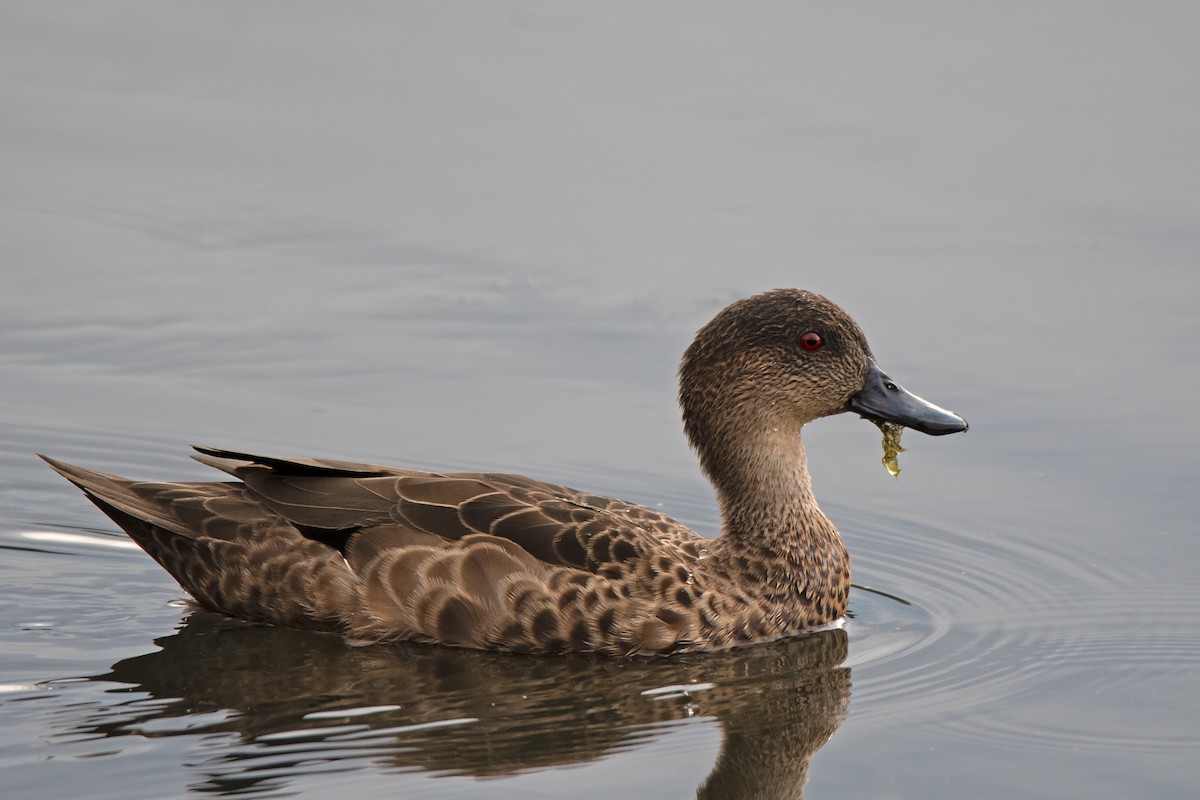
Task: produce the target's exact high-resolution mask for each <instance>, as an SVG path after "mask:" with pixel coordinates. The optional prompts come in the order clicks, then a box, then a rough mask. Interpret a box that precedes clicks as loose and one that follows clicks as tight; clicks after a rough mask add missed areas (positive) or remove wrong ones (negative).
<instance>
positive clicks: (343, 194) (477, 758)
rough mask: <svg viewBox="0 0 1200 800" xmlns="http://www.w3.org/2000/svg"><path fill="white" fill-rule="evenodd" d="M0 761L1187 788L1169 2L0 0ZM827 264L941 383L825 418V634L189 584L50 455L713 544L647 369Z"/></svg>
mask: <svg viewBox="0 0 1200 800" xmlns="http://www.w3.org/2000/svg"><path fill="white" fill-rule="evenodd" d="M0 15H2V17H3V19H2V23H0V39H2V41H0V60H2V63H3V66H4V67H5V69H4V70H3V71H2V72H0V75H3V76H4V77H3V78H0V125H2V126H3V136H0V154H2V161H3V164H4V174H5V179H4V184H5V190H4V192H3V194H2V195H0V258H2V259H3V260H2V262H0V375H2V376H3V378H2V388H0V550H3V552H2V553H0V586H2V587H3V592H2V593H0V689H2V690H3V691H2V692H0V771H2V772H3V780H4V785H5V787H6V789H5V791H6V793H10V794H12V796H14V797H31V798H39V797H45V798H49V797H62V796H74V797H97V798H101V797H118V796H119V797H122V798H137V797H146V798H160V797H185V796H189V795H199V794H205V795H213V794H216V795H228V796H247V797H281V796H305V797H327V796H332V795H335V794H344V793H346V792H349V791H353V792H358V793H361V794H364V795H379V794H384V793H389V794H394V795H399V796H416V797H447V798H448V797H487V798H496V797H500V798H503V797H522V798H525V797H531V796H532V797H539V796H540V797H551V796H555V797H556V796H561V795H563V794H566V793H568V792H569V793H571V794H572V795H574V796H580V797H611V796H614V795H618V794H621V793H623V794H625V795H628V796H638V797H641V796H645V797H660V796H661V797H694V796H697V795H700V796H704V797H738V796H743V797H757V798H766V797H796V796H799V795H800V794H801V793H803V795H804V796H805V797H808V798H818V797H843V796H876V797H911V796H926V797H947V798H949V797H961V796H962V795H963V794H964V793H970V794H971V795H972V796H977V797H981V798H988V797H1012V796H1019V797H1021V796H1037V797H1089V798H1090V797H1117V796H1137V797H1154V798H1174V797H1193V796H1195V795H1196V794H1197V793H1198V792H1200V772H1198V771H1197V770H1196V768H1195V766H1194V765H1195V763H1196V759H1197V756H1198V755H1200V725H1197V723H1196V719H1197V718H1198V717H1200V691H1197V688H1196V685H1195V678H1194V675H1195V674H1196V669H1197V667H1200V590H1197V588H1196V582H1195V571H1196V568H1197V565H1200V538H1198V537H1197V536H1196V535H1195V534H1196V523H1195V519H1196V516H1197V513H1196V512H1197V510H1198V508H1197V503H1196V501H1195V499H1194V497H1195V495H1194V490H1193V487H1192V482H1193V476H1194V475H1195V472H1196V468H1197V466H1200V464H1198V463H1197V457H1196V455H1195V454H1196V453H1197V452H1198V447H1200V433H1198V432H1197V428H1196V425H1195V422H1194V408H1195V403H1194V400H1193V398H1194V397H1196V393H1197V389H1200V385H1198V384H1200V378H1198V376H1200V369H1198V367H1200V364H1198V363H1197V361H1198V349H1197V347H1196V342H1197V341H1198V340H1200V322H1198V317H1197V315H1196V311H1195V309H1196V308H1197V303H1198V301H1200V279H1198V278H1197V277H1196V276H1197V274H1198V273H1197V272H1196V269H1195V268H1196V265H1197V263H1198V262H1200V239H1198V238H1197V236H1196V229H1195V220H1196V219H1197V218H1198V215H1200V193H1197V192H1196V191H1195V187H1196V186H1197V185H1200V174H1198V173H1200V159H1198V158H1197V156H1196V152H1195V146H1194V145H1195V131H1196V129H1197V123H1198V121H1200V111H1197V109H1200V104H1198V103H1197V102H1196V100H1197V96H1196V91H1195V88H1194V83H1195V80H1194V77H1195V75H1196V74H1197V73H1198V71H1200V70H1198V68H1200V63H1197V62H1198V61H1200V56H1198V55H1197V52H1196V49H1195V47H1194V44H1193V42H1192V39H1193V36H1192V31H1194V30H1195V29H1196V24H1197V22H1200V19H1198V17H1200V14H1198V13H1197V11H1196V10H1195V8H1194V7H1193V6H1191V5H1189V4H1179V5H1169V4H1161V5H1155V6H1153V7H1146V6H1136V7H1135V6H1132V5H1129V6H1125V5H1120V4H1105V3H1100V4H1089V5H1088V6H1086V7H1083V6H1079V7H1076V6H1070V5H1056V6H1043V5H1042V4H1028V5H1021V4H1016V5H1013V4H1008V5H1006V6H1004V10H1003V12H1002V11H1001V10H1000V8H999V7H997V8H996V9H994V10H990V9H986V8H985V9H971V8H965V7H958V6H948V7H947V6H932V5H930V6H926V5H914V4H906V5H905V6H904V7H903V8H900V7H892V6H888V5H880V6H854V7H843V6H827V5H810V4H779V5H761V6H756V7H755V8H753V9H749V10H747V9H738V10H736V11H735V10H734V9H732V8H730V9H728V10H723V9H719V8H707V9H698V8H696V7H694V6H691V5H674V4H659V5H655V6H654V7H652V8H647V7H643V6H642V5H634V4H630V5H613V4H607V5H605V6H604V7H603V8H596V9H587V8H571V7H565V6H560V5H558V4H538V3H524V2H517V3H509V4H506V5H503V6H500V5H497V6H491V7H488V8H485V9H481V8H477V7H466V6H455V5H446V4H436V5H412V4H409V5H404V6H395V7H393V6H380V7H368V6H362V7H356V8H355V13H353V14H350V13H347V12H346V11H345V10H344V9H339V10H338V11H334V10H333V9H332V8H330V9H325V8H323V7H317V6H296V5H294V4H291V5H286V6H278V7H275V6H256V7H247V6H243V5H240V4H215V3H213V4H205V5H204V6H197V7H195V8H175V7H160V6H156V5H137V4H104V5H96V4H79V5H70V4H54V5H53V6H47V5H45V4H41V5H33V4H27V5H9V6H6V7H5V8H4V9H3V10H0ZM783 285H791V286H802V287H804V288H810V289H814V290H817V291H820V292H822V293H825V294H827V295H828V296H830V297H831V298H833V299H835V300H836V301H838V302H839V303H841V304H842V305H843V306H845V307H846V308H847V309H848V310H849V311H850V312H851V313H853V314H854V315H855V316H856V317H857V318H858V319H859V321H860V322H861V323H862V325H863V327H864V329H865V330H866V333H867V335H868V337H869V338H870V340H871V342H872V345H873V347H874V349H875V352H876V355H877V356H878V357H879V360H880V362H881V364H882V365H883V366H884V368H885V369H887V370H888V371H889V372H890V373H891V374H893V375H894V376H895V377H896V378H897V379H898V380H900V381H901V382H902V383H904V384H905V385H906V386H907V387H908V388H910V389H912V390H914V391H916V392H917V393H919V394H921V395H923V396H925V397H927V398H928V399H930V400H932V401H934V402H936V403H938V404H940V405H943V406H946V407H948V408H952V409H954V410H956V411H958V412H960V413H962V414H963V415H965V416H966V417H967V418H968V419H969V420H970V422H971V426H972V427H971V430H970V432H969V433H967V434H965V435H963V436H956V437H947V438H944V439H931V438H926V437H922V436H919V435H918V434H915V433H912V432H909V433H908V434H906V436H905V439H904V444H905V446H906V447H907V448H908V450H907V452H905V453H903V454H901V456H900V464H901V467H902V469H903V472H902V473H901V475H900V477H899V479H898V480H896V479H892V478H891V477H889V476H888V475H887V474H886V473H885V472H884V470H883V468H882V466H881V465H880V464H879V457H880V455H881V453H880V448H879V434H878V431H877V430H876V429H875V428H874V427H873V426H870V425H864V424H863V423H862V422H861V421H859V420H857V419H853V418H849V417H845V418H834V419H828V420H822V421H820V422H818V423H816V424H814V425H812V426H810V427H809V428H808V429H806V432H805V437H806V442H807V445H808V449H809V461H810V466H811V467H812V470H813V473H814V481H815V488H816V491H817V494H818V496H819V498H820V499H821V502H822V505H823V507H824V509H825V510H826V512H827V513H828V514H829V515H830V516H831V517H832V518H833V519H834V521H835V522H836V523H837V524H838V526H839V528H840V529H841V530H842V532H843V534H844V536H845V538H846V540H847V544H848V546H849V548H850V551H851V554H852V558H853V565H854V579H855V583H856V584H857V586H858V587H859V588H857V589H856V590H855V591H854V592H853V594H852V596H851V610H852V612H853V616H852V617H851V618H850V619H849V620H848V621H847V623H846V625H845V627H844V629H842V630H835V631H828V632H825V633H822V634H820V635H818V636H814V637H809V638H805V639H800V640H796V641H791V642H783V643H778V644H776V645H772V646H769V647H763V648H753V649H749V650H746V651H739V652H735V653H729V654H723V655H720V656H716V657H689V658H682V659H673V660H669V661H664V662H651V663H624V662H609V661H595V660H592V659H588V658H578V657H572V658H553V659H552V658H514V657H508V656H498V655H494V654H480V653H467V652H457V651H453V650H438V649H434V648H426V647H417V646H403V645H401V646H396V647H389V648H354V647H348V646H346V645H344V644H343V643H342V642H341V641H339V640H337V639H336V638H333V637H328V636H321V635H314V634H306V633H298V632H292V631H281V630H273V629H267V628H261V627H255V626H249V625H244V624H242V623H238V622H234V621H229V620H224V619H222V618H219V617H216V616H213V615H210V614H206V613H201V612H193V611H192V610H191V609H189V608H188V607H186V605H185V604H182V603H180V602H179V601H180V600H181V599H182V595H181V592H180V591H179V589H178V588H177V587H176V586H175V585H174V583H173V582H172V581H171V579H170V578H169V577H168V576H167V575H166V574H165V573H163V572H162V571H161V569H159V568H158V567H157V566H156V565H155V564H154V563H153V562H151V561H150V560H149V559H148V558H147V557H145V556H144V555H143V554H141V553H140V552H139V551H137V550H136V549H131V548H130V547H129V543H128V541H127V540H126V539H125V538H124V537H123V536H122V535H120V534H119V533H118V532H116V531H115V530H114V528H113V527H112V525H111V524H110V523H108V522H107V520H105V519H104V518H103V517H102V516H100V515H99V514H98V513H97V512H96V511H95V510H94V509H93V508H92V507H91V506H90V504H88V503H87V502H86V501H85V500H84V499H83V498H82V497H80V496H79V494H78V492H76V491H75V490H74V489H73V488H71V487H69V486H68V485H67V484H65V483H64V482H63V481H61V480H60V479H59V478H57V476H54V475H53V474H52V473H51V472H50V471H49V470H47V469H45V468H44V467H43V466H42V465H41V463H40V462H38V461H36V459H34V458H33V455H32V454H33V453H34V452H36V451H42V452H46V453H49V454H51V455H54V456H56V457H60V458H65V459H67V460H73V461H78V462H80V463H84V464H87V465H89V466H95V467H98V468H101V469H107V470H111V471H115V472H120V473H123V474H129V475H132V476H135V477H146V478H179V479H198V478H203V477H206V475H207V473H209V472H210V471H208V470H206V469H205V468H203V467H202V466H201V465H199V464H196V463H193V462H189V461H188V460H187V459H186V457H185V455H186V448H187V445H188V444H190V443H192V442H198V443H209V444H216V445H221V446H228V447H235V448H247V449H257V450H261V451H264V452H275V453H281V454H294V455H324V456H329V457H341V458H352V459H358V460H371V461H378V462H383V463H395V464H401V465H412V466H424V467H431V468H444V469H456V468H463V469H466V468H491V469H502V470H506V471H519V472H525V473H528V474H531V475H533V476H535V477H541V478H545V479H551V480H555V481H558V482H563V483H567V484H570V485H575V486H579V487H580V488H586V489H590V490H594V491H600V492H604V493H608V494H615V495H620V496H623V497H627V498H629V499H632V500H635V501H638V502H642V503H646V504H649V505H653V506H658V507H661V508H663V509H664V510H666V511H667V512H669V513H671V514H672V515H674V516H676V517H678V518H680V519H681V520H683V521H685V522H687V523H689V524H691V525H693V526H694V527H695V528H696V529H697V530H700V531H701V532H703V533H706V534H715V533H716V529H715V525H714V519H715V509H714V508H713V503H712V499H711V496H710V494H709V491H708V489H707V487H706V485H705V484H704V482H703V479H702V478H701V477H700V475H699V472H698V470H697V468H696V466H695V464H694V462H693V460H692V457H691V455H690V453H688V451H687V448H686V445H685V443H684V441H683V437H682V434H681V432H680V430H679V423H678V414H677V411H676V409H675V406H674V399H673V398H674V375H673V371H674V368H675V363H676V361H677V359H678V356H679V354H680V353H681V352H682V349H683V347H684V346H685V345H686V343H687V341H688V340H689V339H690V337H691V335H692V333H693V332H694V331H695V329H696V328H697V327H698V326H699V325H701V324H702V323H703V322H705V321H706V320H707V319H708V317H709V316H711V314H712V313H713V312H715V311H716V310H717V309H718V308H719V307H721V306H722V305H724V304H725V303H726V302H728V301H730V300H732V299H734V298H736V297H740V296H744V295H747V294H750V293H752V292H755V291H759V290H761V289H765V288H770V287H772V286H783Z"/></svg>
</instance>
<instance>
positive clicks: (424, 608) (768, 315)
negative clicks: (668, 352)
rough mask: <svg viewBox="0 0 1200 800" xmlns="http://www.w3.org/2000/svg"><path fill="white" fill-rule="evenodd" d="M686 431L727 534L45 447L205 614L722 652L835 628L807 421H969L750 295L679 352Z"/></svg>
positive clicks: (519, 484) (264, 471) (469, 639)
mask: <svg viewBox="0 0 1200 800" xmlns="http://www.w3.org/2000/svg"><path fill="white" fill-rule="evenodd" d="M678 378H679V404H680V407H681V409H682V416H683V425H684V431H685V433H686V435H687V439H688V441H689V443H690V445H691V447H692V448H693V450H694V451H695V452H696V455H697V457H698V458H699V462H700V466H701V468H702V470H703V472H704V474H705V475H706V476H707V478H708V479H709V481H710V482H711V483H712V485H713V487H714V489H715V492H716V498H717V506H718V509H719V513H720V520H721V532H720V535H718V536H716V537H703V536H700V535H699V534H697V533H695V532H693V531H691V530H690V529H688V528H687V527H686V526H685V525H683V524H681V523H680V522H677V521H676V520H674V519H672V518H670V517H668V516H666V515H665V514H663V513H661V512H660V511H657V510H655V509H652V508H648V507H646V506H642V505H638V504H635V503H630V502H625V501H623V500H619V499H615V498H611V497H603V496H600V495H595V494H591V493H588V492H584V491H579V490H576V489H572V488H569V487H567V486H561V485H557V484H553V483H546V482H543V481H540V480H534V479H532V478H528V477H525V476H522V475H515V474H502V473H493V472H444V473H441V472H429V471H424V470H418V469H407V468H399V467H387V466H376V465H373V464H364V463H357V462H351V461H341V460H334V459H326V458H286V457H277V456H264V455H257V454H252V453H245V452H239V451H236V450H229V449H223V448H217V447H206V446H197V447H195V448H194V449H195V451H196V452H195V454H194V455H193V458H195V459H196V460H198V461H200V462H201V463H203V464H206V465H208V466H211V467H214V468H216V469H218V470H221V471H222V472H225V473H227V474H228V475H230V476H232V477H233V478H234V479H235V480H233V481H223V482H144V481H133V480H129V479H126V478H123V477H120V476H118V475H113V474H109V473H105V472H100V471H98V470H93V469H89V468H85V467H80V466H76V465H73V464H69V463H67V462H64V461H61V460H56V459H53V458H49V457H47V456H41V458H43V459H44V460H45V461H46V462H47V463H48V464H49V465H50V466H51V467H52V468H53V469H54V470H56V471H57V472H58V473H59V474H60V475H62V476H63V477H64V478H66V479H67V480H68V481H70V482H71V483H73V484H75V485H76V486H77V487H78V488H79V489H81V490H82V491H83V493H84V494H85V496H86V497H87V498H88V499H89V500H91V501H92V502H93V503H94V504H95V505H96V506H97V507H98V508H99V509H100V510H101V511H102V512H103V513H104V514H106V515H107V516H108V517H109V518H110V519H112V521H113V522H115V523H116V524H117V525H118V526H120V527H121V528H122V529H123V530H124V531H125V532H126V533H127V534H128V535H129V536H130V537H131V538H132V539H133V541H134V542H136V543H137V544H138V545H139V546H140V547H141V548H142V549H143V550H144V551H145V552H146V553H147V554H149V555H150V557H151V558H153V559H154V560H155V561H157V562H158V563H159V564H160V565H161V566H162V567H163V568H164V569H165V570H166V571H167V572H168V573H170V575H171V576H172V577H173V578H174V579H175V580H176V581H177V582H178V583H179V584H180V586H181V587H182V588H183V589H184V590H185V591H186V592H187V593H188V594H189V595H190V596H191V598H192V600H193V601H194V603H195V605H197V606H199V607H200V608H202V609H206V610H209V611H214V612H218V613H221V614H225V615H227V616H230V617H234V618H238V619H242V620H246V621H250V622H255V623H265V624H270V625H279V626H287V627H292V628H301V629H309V630H315V631H326V632H330V633H335V634H339V635H341V636H343V637H345V638H346V639H347V640H348V641H350V642H353V643H386V642H394V641H401V640H405V641H416V642H426V643H430V644H435V645H445V646H456V647H469V648H476V649H480V650H495V651H508V652H513V653H541V654H559V653H596V654H601V655H605V656H612V657H617V658H631V657H639V656H666V655H671V654H676V653H686V652H696V651H723V650H728V649H730V648H734V647H740V646H744V645H754V644H760V643H765V642H771V641H776V640H779V639H783V638H786V637H792V636H798V635H802V634H805V633H808V632H811V631H814V630H818V629H821V628H825V627H828V626H830V625H836V624H838V623H839V621H840V620H842V619H843V618H844V615H845V614H846V608H847V600H848V596H849V590H850V558H849V555H848V553H847V551H846V547H845V544H844V543H843V541H842V538H841V536H840V535H839V533H838V531H837V528H836V527H834V525H833V523H832V522H831V521H830V520H829V518H828V517H826V516H825V514H823V513H822V512H821V509H820V507H819V506H818V505H817V501H816V499H815V497H814V495H813V490H812V482H811V479H810V477H809V472H808V463H807V459H806V456H805V451H804V444H803V440H802V437H801V429H802V428H803V427H804V426H805V425H806V424H808V423H810V422H813V421H815V420H818V419H820V418H822V417H827V416H831V415H834V414H841V413H846V412H850V413H856V414H858V415H859V416H860V417H862V418H863V419H865V420H868V421H870V422H873V423H875V424H877V425H881V426H883V425H884V424H890V425H895V426H902V427H905V428H911V429H913V430H916V431H920V432H922V433H925V434H929V435H933V436H940V435H945V434H950V433H958V432H962V431H966V430H967V422H966V421H965V420H964V419H963V418H962V417H960V416H959V415H957V414H955V413H953V412H950V411H947V410H946V409H944V408H941V407H939V406H937V405H934V404H933V403H930V402H928V401H926V400H923V399H921V398H920V397H918V396H917V395H915V394H912V393H910V392H908V391H906V390H905V389H903V388H902V387H901V386H900V385H899V384H898V383H896V382H895V381H893V380H892V378H891V377H889V376H888V375H887V373H885V372H884V371H883V370H882V369H880V367H879V366H878V364H877V363H876V361H875V358H874V356H873V355H872V351H871V349H870V347H869V346H868V344H867V339H866V337H865V335H864V334H863V332H862V330H861V328H860V327H859V325H858V324H857V323H856V322H855V321H854V320H853V319H852V318H851V316H850V315H849V314H848V313H847V312H845V311H844V310H843V309H842V308H840V307H839V306H838V305H836V304H835V303H833V302H832V301H830V300H828V299H826V298H825V297H823V296H821V295H819V294H816V293H814V292H810V291H806V290H801V289H776V290H773V291H767V292H763V293H760V294H757V295H754V296H751V297H747V298H744V299H741V300H738V301H736V302H734V303H733V304H731V305H729V306H728V307H726V308H724V309H723V310H721V311H720V312H719V313H717V315H716V316H715V317H713V318H712V320H710V321H709V322H708V323H707V324H705V325H704V326H703V327H702V328H700V330H699V331H698V332H697V334H696V336H695V339H694V340H693V341H692V343H691V344H690V345H689V346H688V347H687V349H686V351H685V352H684V354H683V358H682V360H681V362H680V365H679V371H678Z"/></svg>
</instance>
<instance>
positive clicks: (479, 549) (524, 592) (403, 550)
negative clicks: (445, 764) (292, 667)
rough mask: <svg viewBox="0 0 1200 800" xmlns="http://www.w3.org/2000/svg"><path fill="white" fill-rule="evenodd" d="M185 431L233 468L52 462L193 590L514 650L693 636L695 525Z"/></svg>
mask: <svg viewBox="0 0 1200 800" xmlns="http://www.w3.org/2000/svg"><path fill="white" fill-rule="evenodd" d="M197 449H199V450H200V452H201V455H199V456H197V458H198V460H200V461H202V462H204V463H206V464H209V465H211V466H214V467H217V468H218V469H221V470H224V471H225V472H227V473H229V474H231V475H233V476H235V477H237V478H238V479H240V482H229V483H141V482H134V481H128V480H125V479H123V478H119V477H117V476H114V475H108V474H106V473H101V472H96V471H92V470H87V469H83V468H80V467H75V466H73V465H69V464H64V463H62V462H55V461H51V464H52V466H54V467H55V469H57V470H58V471H59V472H60V473H62V474H63V475H64V476H65V477H67V478H68V479H69V480H71V481H72V482H74V483H75V484H76V485H78V486H79V487H80V488H81V489H83V490H84V491H85V492H86V493H87V495H88V496H89V498H91V499H92V500H93V502H95V503H96V505H97V506H99V507H100V508H101V509H102V510H103V511H104V512H105V513H106V514H108V515H109V516H110V517H111V518H112V519H113V520H114V521H115V522H116V523H117V524H118V525H120V526H121V527H122V528H123V529H124V530H125V531H126V532H128V533H129V535H130V536H131V537H132V538H133V539H134V540H135V541H136V542H137V543H138V544H139V545H140V546H141V547H142V548H143V549H144V550H146V552H148V553H149V554H150V555H151V556H152V557H154V559H155V560H156V561H158V562H159V563H160V564H161V565H162V566H163V567H164V568H165V569H166V570H167V571H168V572H170V573H171V575H172V576H174V577H175V578H176V580H178V581H179V583H180V584H181V585H182V586H183V587H184V589H186V590H187V591H188V592H189V593H190V594H191V595H192V596H193V597H194V598H195V599H196V600H197V601H198V602H199V604H200V605H202V606H204V607H205V608H208V609H211V610H214V611H219V612H222V613H225V614H229V615H232V616H236V617H239V618H243V619H249V620H254V621H261V622H268V623H272V624H281V625H287V626H291V627H301V628H314V629H320V630H332V631H338V632H341V633H344V634H347V635H349V636H351V637H355V638H359V639H364V640H371V641H379V640H389V639H417V640H426V641H434V642H441V643H445V644H455V645H465V646H472V647H480V648H487V649H505V650H515V651H538V652H556V651H564V650H573V651H604V652H611V653H617V654H626V653H630V652H669V651H673V650H678V649H691V648H693V647H698V646H703V644H704V643H703V642H702V641H700V635H699V633H698V627H697V625H698V617H697V614H696V613H695V611H694V609H693V610H692V611H691V613H684V612H687V611H688V608H687V605H686V604H687V603H688V601H689V600H690V599H691V598H690V597H688V596H687V591H688V590H687V587H688V586H689V585H690V583H691V569H690V566H691V565H692V564H693V563H694V562H695V561H696V559H697V558H699V557H700V555H701V553H702V544H703V543H704V540H703V539H700V538H699V537H697V536H696V535H695V534H694V533H692V532H691V531H689V530H688V529H687V528H686V527H684V526H683V525H681V524H679V523H678V522H676V521H674V520H672V519H670V518H668V517H666V516H664V515H662V514H660V513H659V512H657V511H654V510H652V509H649V508H645V507H643V506H638V505H634V504H630V503H624V502H621V501H618V500H614V499H612V498H606V497H599V496H595V495H590V494H585V493H582V492H578V491H575V490H573V489H569V488H567V487H563V486H558V485H553V484H547V483H542V482H538V481H534V480H531V479H529V478H525V477H523V476H519V475H501V474H491V473H453V474H437V473H430V472H422V471H418V470H407V469H398V468H390V467H377V466H373V465H368V464H357V463H350V462H341V461H329V460H313V459H280V458H272V457H264V456H255V455H250V454H245V453H237V452H232V451H226V450H217V449H212V448H197ZM681 589H683V590H684V591H683V592H680V590H681Z"/></svg>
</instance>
